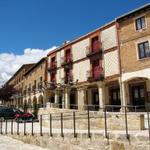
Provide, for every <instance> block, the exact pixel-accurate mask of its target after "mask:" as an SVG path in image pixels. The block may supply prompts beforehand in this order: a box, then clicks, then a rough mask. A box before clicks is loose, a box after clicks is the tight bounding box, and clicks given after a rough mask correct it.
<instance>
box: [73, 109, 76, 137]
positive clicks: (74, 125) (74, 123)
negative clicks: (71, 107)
mask: <svg viewBox="0 0 150 150" xmlns="http://www.w3.org/2000/svg"><path fill="white" fill-rule="evenodd" d="M73 129H74V137H75V138H76V137H77V133H76V118H75V111H74V112H73Z"/></svg>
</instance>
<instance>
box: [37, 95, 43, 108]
mask: <svg viewBox="0 0 150 150" xmlns="http://www.w3.org/2000/svg"><path fill="white" fill-rule="evenodd" d="M38 104H39V107H43V105H44V98H43V96H42V95H40V96H39V98H38Z"/></svg>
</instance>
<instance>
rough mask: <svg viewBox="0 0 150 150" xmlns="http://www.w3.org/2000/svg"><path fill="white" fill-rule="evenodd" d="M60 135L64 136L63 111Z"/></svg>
mask: <svg viewBox="0 0 150 150" xmlns="http://www.w3.org/2000/svg"><path fill="white" fill-rule="evenodd" d="M61 137H64V133H63V113H61Z"/></svg>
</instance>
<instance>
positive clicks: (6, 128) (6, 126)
mask: <svg viewBox="0 0 150 150" xmlns="http://www.w3.org/2000/svg"><path fill="white" fill-rule="evenodd" d="M5 134H7V119H6V120H5Z"/></svg>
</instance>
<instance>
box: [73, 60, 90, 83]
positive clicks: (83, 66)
mask: <svg viewBox="0 0 150 150" xmlns="http://www.w3.org/2000/svg"><path fill="white" fill-rule="evenodd" d="M89 70H90V61H89V60H85V61H81V62H79V63H76V64H74V65H73V80H74V81H76V80H78V82H83V81H87V71H89Z"/></svg>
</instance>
